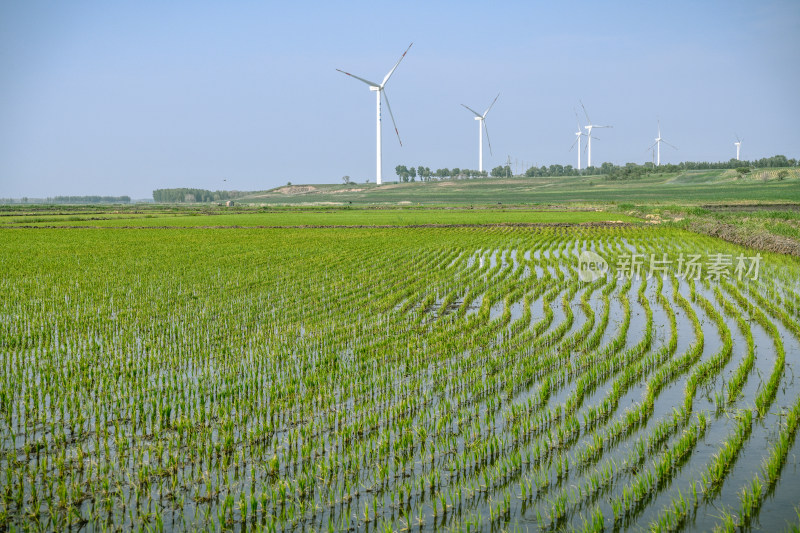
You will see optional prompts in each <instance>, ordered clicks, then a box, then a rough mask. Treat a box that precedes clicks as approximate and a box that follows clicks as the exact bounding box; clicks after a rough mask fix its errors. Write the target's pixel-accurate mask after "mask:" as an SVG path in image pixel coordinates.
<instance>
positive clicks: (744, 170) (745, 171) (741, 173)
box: [736, 167, 750, 178]
mask: <svg viewBox="0 0 800 533" xmlns="http://www.w3.org/2000/svg"><path fill="white" fill-rule="evenodd" d="M736 172H738V173H739V178H743V177H745V176H746V175H748V174H750V167H736Z"/></svg>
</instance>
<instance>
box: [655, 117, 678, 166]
mask: <svg viewBox="0 0 800 533" xmlns="http://www.w3.org/2000/svg"><path fill="white" fill-rule="evenodd" d="M661 143H664V144H666V145H667V146H671V147H672V148H675V149H676V150H677V149H678V147H677V146H674V145H672V144H669V143H668V142H667V141H665V140H664V139H662V138H661V121H660V120H659V121H658V137H656V142H654V143H653V145H652V146H650V148H648V150H650V149H652V148H653V146H655V147H656V154H658V155H657V157H656V166H657V167H660V166H661Z"/></svg>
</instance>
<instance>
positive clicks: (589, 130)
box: [578, 100, 613, 167]
mask: <svg viewBox="0 0 800 533" xmlns="http://www.w3.org/2000/svg"><path fill="white" fill-rule="evenodd" d="M578 101H579V102H581V107H582V108H583V114H584V115H586V122H588V125H587V126H584V128H585V129H586V130H588V131H587V133H586V135H587V137H589V139H588V141H587V145H588V146H587V148H588V150H589V154H588V161H587V167H590V166H592V129H593V128H613V126H600V125H598V124H592V119H590V118H589V113H587V112H586V106H584V105H583V102H582V101H580V100H578Z"/></svg>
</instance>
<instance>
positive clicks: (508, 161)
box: [506, 156, 511, 178]
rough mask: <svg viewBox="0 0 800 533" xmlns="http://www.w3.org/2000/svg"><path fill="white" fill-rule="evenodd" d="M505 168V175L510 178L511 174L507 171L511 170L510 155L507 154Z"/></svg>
mask: <svg viewBox="0 0 800 533" xmlns="http://www.w3.org/2000/svg"><path fill="white" fill-rule="evenodd" d="M506 168H507V169H508V170H506V177H507V178H510V177H511V176H509V175H508V173H509V172H511V156H508V159H507V160H506Z"/></svg>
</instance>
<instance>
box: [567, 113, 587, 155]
mask: <svg viewBox="0 0 800 533" xmlns="http://www.w3.org/2000/svg"><path fill="white" fill-rule="evenodd" d="M573 111H574V112H575V120H576V121H577V122H578V131H576V132H575V137H576V139H575V142H573V143H572V146H570V147H569V150H570V151H572V149H573V148H575V145H576V144H577V145H578V170H580V169H581V137H582V136H584V135H586V134H585V133H584V132H583V126H581V119H579V118H578V112H577V111H575V110H574V109H573Z"/></svg>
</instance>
